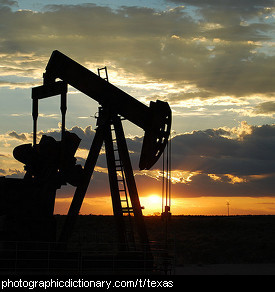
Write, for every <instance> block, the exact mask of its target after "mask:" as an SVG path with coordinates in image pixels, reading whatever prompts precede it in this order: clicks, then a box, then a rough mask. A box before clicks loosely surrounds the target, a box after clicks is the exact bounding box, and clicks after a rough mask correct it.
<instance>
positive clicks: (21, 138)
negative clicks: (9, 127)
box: [9, 131, 27, 141]
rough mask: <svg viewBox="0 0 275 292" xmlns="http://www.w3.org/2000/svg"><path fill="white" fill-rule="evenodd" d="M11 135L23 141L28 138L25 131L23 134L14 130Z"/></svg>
mask: <svg viewBox="0 0 275 292" xmlns="http://www.w3.org/2000/svg"><path fill="white" fill-rule="evenodd" d="M9 136H10V137H13V138H15V139H18V140H22V141H26V140H27V137H26V135H25V134H24V133H22V134H17V133H16V132H15V131H12V132H10V133H9Z"/></svg>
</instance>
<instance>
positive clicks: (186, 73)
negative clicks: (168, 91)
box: [0, 0, 275, 98]
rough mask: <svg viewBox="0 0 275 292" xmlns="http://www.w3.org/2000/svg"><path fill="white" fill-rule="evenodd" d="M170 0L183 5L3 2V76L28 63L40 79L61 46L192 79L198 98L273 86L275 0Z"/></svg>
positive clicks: (163, 77)
mask: <svg viewBox="0 0 275 292" xmlns="http://www.w3.org/2000/svg"><path fill="white" fill-rule="evenodd" d="M5 2H6V1H5ZM8 2H14V1H8ZM174 2H175V3H179V4H186V6H185V7H182V6H179V7H176V8H174V9H170V10H166V11H157V10H154V9H149V8H142V7H120V8H119V9H116V10H112V9H110V8H108V7H104V6H97V5H95V4H83V5H50V6H46V7H45V8H44V10H43V11H42V12H33V11H15V12H13V11H12V10H11V9H9V8H8V7H2V8H1V7H0V19H1V26H2V27H3V30H2V38H1V40H0V48H1V49H0V58H1V55H2V56H3V57H2V58H1V59H0V61H1V62H2V61H3V66H5V72H6V73H5V74H8V72H9V74H10V75H11V76H12V75H13V70H17V71H18V70H22V74H24V73H23V71H24V69H26V70H29V71H26V74H27V75H29V76H31V75H32V74H33V76H34V77H35V78H38V75H39V74H40V76H41V77H42V72H43V70H44V68H45V65H46V63H47V59H48V58H49V56H50V54H51V52H52V51H53V50H54V49H59V50H60V51H62V52H64V53H65V54H68V55H69V56H70V57H72V58H73V59H76V60H77V61H78V62H80V63H83V64H85V63H86V62H90V63H95V62H96V63H105V64H106V62H109V63H111V64H112V65H113V66H115V67H116V68H118V69H119V68H120V69H123V70H125V72H132V73H134V74H136V76H143V77H145V78H146V79H149V80H153V81H154V82H168V83H171V84H174V85H175V86H176V88H181V87H183V86H184V85H186V84H190V85H193V86H194V87H195V88H196V89H197V91H194V92H198V95H197V97H198V96H199V97H202V98H208V97H209V96H211V97H213V96H214V95H216V96H220V95H225V94H227V95H233V96H239V97H243V96H247V95H251V94H255V93H263V94H266V95H267V96H268V95H269V94H271V93H272V92H274V82H273V79H272V76H274V73H275V72H274V70H275V69H274V66H272V64H274V58H275V57H274V56H272V55H270V54H268V52H267V51H266V50H265V44H267V43H270V42H271V41H272V34H271V31H272V28H273V27H274V24H273V23H272V22H270V21H267V20H266V17H271V15H272V11H271V10H270V9H267V8H268V7H270V6H271V4H272V1H268V0H265V1H240V2H241V3H239V4H237V2H236V1H234V3H231V2H229V1H226V3H224V1H222V5H219V4H217V2H216V1H174ZM235 2H236V3H235ZM206 3H207V4H206ZM190 5H191V6H196V9H197V10H196V12H192V10H189V6H190ZM110 27H111V28H112V29H110ZM18 55H21V57H20V58H19V57H18ZM5 56H9V58H8V59H7V58H6V57H5ZM14 60H15V61H17V65H16V66H14V63H13V61H14ZM259 72H261V74H259ZM6 76H9V75H6ZM11 79H12V78H11V77H10V80H11ZM10 80H8V81H10ZM10 82H11V81H10ZM194 92H193V93H194ZM189 97H190V98H193V97H194V95H192V92H191V93H190V95H189Z"/></svg>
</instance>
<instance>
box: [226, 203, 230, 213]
mask: <svg viewBox="0 0 275 292" xmlns="http://www.w3.org/2000/svg"><path fill="white" fill-rule="evenodd" d="M226 205H227V216H229V206H230V203H229V202H226Z"/></svg>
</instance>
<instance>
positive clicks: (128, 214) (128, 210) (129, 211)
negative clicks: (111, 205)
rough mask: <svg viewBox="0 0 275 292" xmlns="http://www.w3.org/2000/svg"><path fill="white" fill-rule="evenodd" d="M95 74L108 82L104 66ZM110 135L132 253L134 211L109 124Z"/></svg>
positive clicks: (122, 209) (113, 133) (127, 241)
mask: <svg viewBox="0 0 275 292" xmlns="http://www.w3.org/2000/svg"><path fill="white" fill-rule="evenodd" d="M101 71H104V73H105V77H101ZM97 72H98V76H99V77H101V78H102V79H104V80H106V81H107V82H109V78H108V72H107V67H106V66H105V67H102V68H98V69H97ZM121 120H122V118H121ZM111 135H112V143H113V151H114V158H115V169H116V178H117V179H116V180H117V186H118V191H119V197H120V203H121V211H122V214H123V219H124V224H125V240H126V244H127V248H128V250H132V251H133V250H136V241H135V234H134V226H133V218H132V217H133V216H134V211H133V207H132V206H131V202H130V200H129V194H128V190H127V184H126V180H125V173H124V168H123V164H122V161H121V159H120V155H119V149H118V145H117V139H116V133H115V127H114V125H113V124H111Z"/></svg>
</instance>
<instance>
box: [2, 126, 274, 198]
mask: <svg viewBox="0 0 275 292" xmlns="http://www.w3.org/2000/svg"><path fill="white" fill-rule="evenodd" d="M70 131H71V132H74V133H76V134H77V135H78V136H79V137H80V138H81V139H82V144H81V145H82V146H81V149H82V150H84V151H86V150H87V149H89V148H90V145H91V143H92V140H93V138H94V134H95V131H94V130H93V129H92V128H91V127H90V126H88V127H86V128H84V129H82V128H80V127H73V128H72V129H70ZM10 134H12V135H10ZM42 134H47V135H50V136H52V137H54V138H55V139H57V140H60V131H59V130H51V131H48V132H47V133H43V132H40V134H39V135H42ZM8 137H10V138H12V139H14V138H15V139H19V141H22V139H23V140H24V137H25V138H26V139H30V138H31V135H30V134H27V133H16V132H15V131H13V132H10V133H9V134H7V135H6V136H5V137H4V139H7V138H8ZM127 144H128V148H129V150H130V151H131V153H130V157H131V160H132V164H133V168H134V172H135V178H136V181H137V185H138V189H139V192H140V193H141V194H149V193H154V192H156V191H160V190H161V169H162V165H161V163H162V161H161V159H160V161H159V162H158V163H157V164H156V165H155V166H154V167H153V168H152V169H151V170H150V171H147V172H144V171H139V170H138V160H139V155H140V148H141V144H142V138H140V137H128V138H127ZM274 148H275V125H262V126H251V125H249V124H247V123H246V122H242V123H241V124H240V125H239V127H234V128H217V129H207V130H204V131H193V132H191V133H184V134H178V135H176V136H174V137H173V138H172V181H173V184H172V192H173V196H175V197H198V196H225V197H226V196H252V197H253V196H254V197H257V196H274V195H275V194H274V187H275V185H274V182H275V153H274ZM86 153H87V152H86ZM77 156H79V155H77ZM3 158H6V156H4V155H3ZM85 159H86V158H85V157H83V156H79V157H78V163H80V164H81V165H83V164H84V162H85ZM1 169H2V173H4V171H5V173H4V174H10V175H13V176H18V175H21V176H22V171H17V170H15V169H18V168H17V166H16V167H14V170H12V169H10V167H9V166H7V169H6V168H4V165H3V166H1ZM106 182H108V175H107V171H106V159H105V154H104V152H102V153H101V155H99V158H98V162H97V168H96V169H95V172H94V175H93V179H92V183H91V185H90V187H89V190H88V192H87V196H96V195H101V196H105V195H106V194H108V193H109V186H108V183H107V184H106ZM69 190H71V191H70V194H72V193H73V190H72V189H70V188H69ZM60 194H61V196H63V197H64V196H68V194H69V193H68V188H65V189H64V190H63V191H60Z"/></svg>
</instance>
